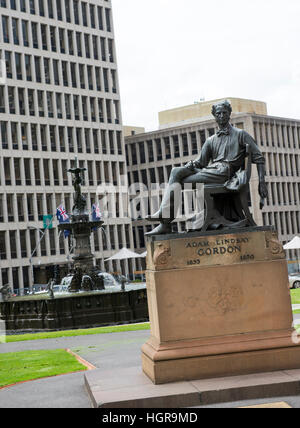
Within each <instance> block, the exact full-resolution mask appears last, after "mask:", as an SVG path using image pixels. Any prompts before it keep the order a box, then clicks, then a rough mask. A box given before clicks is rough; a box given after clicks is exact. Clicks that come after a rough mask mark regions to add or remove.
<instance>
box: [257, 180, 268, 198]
mask: <svg viewBox="0 0 300 428" xmlns="http://www.w3.org/2000/svg"><path fill="white" fill-rule="evenodd" d="M258 192H259V194H260V197H261V198H262V199H266V198H267V197H268V188H267V184H266V182H265V181H260V182H259V185H258Z"/></svg>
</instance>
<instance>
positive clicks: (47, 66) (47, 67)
mask: <svg viewBox="0 0 300 428" xmlns="http://www.w3.org/2000/svg"><path fill="white" fill-rule="evenodd" d="M44 72H45V83H48V84H50V83H51V81H50V60H49V59H48V58H44Z"/></svg>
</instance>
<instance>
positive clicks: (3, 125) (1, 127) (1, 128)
mask: <svg viewBox="0 0 300 428" xmlns="http://www.w3.org/2000/svg"><path fill="white" fill-rule="evenodd" d="M0 132H1V134H0V138H1V142H2V149H8V139H7V122H0Z"/></svg>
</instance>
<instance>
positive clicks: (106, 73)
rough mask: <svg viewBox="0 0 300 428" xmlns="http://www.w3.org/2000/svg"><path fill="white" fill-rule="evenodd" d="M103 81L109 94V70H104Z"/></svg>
mask: <svg viewBox="0 0 300 428" xmlns="http://www.w3.org/2000/svg"><path fill="white" fill-rule="evenodd" d="M103 80H104V89H105V92H109V83H108V69H107V68H103Z"/></svg>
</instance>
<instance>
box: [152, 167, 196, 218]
mask: <svg viewBox="0 0 300 428" xmlns="http://www.w3.org/2000/svg"><path fill="white" fill-rule="evenodd" d="M193 174H194V172H193V171H191V170H190V169H189V168H187V167H185V166H183V167H176V168H173V169H172V171H171V174H170V178H169V183H168V187H167V188H166V190H165V193H164V196H163V199H162V203H161V206H160V208H159V210H158V211H157V212H156V213H155V214H152V215H149V216H147V217H146V220H148V221H152V222H157V221H165V222H167V221H169V222H172V221H173V220H174V218H175V215H174V198H175V199H176V195H175V193H176V192H181V190H182V189H181V183H182V181H183V180H184V179H185V178H186V177H189V176H191V175H193Z"/></svg>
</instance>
